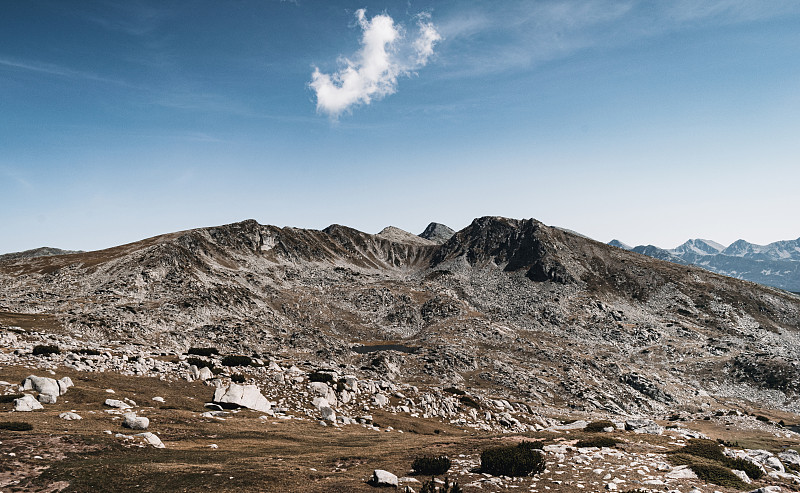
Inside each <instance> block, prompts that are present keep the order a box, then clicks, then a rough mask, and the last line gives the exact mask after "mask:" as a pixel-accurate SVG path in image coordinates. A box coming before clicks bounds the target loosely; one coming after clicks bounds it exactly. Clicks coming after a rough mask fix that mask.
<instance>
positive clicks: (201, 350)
mask: <svg viewBox="0 0 800 493" xmlns="http://www.w3.org/2000/svg"><path fill="white" fill-rule="evenodd" d="M186 354H195V355H197V356H213V355H215V354H219V350H218V349H217V348H215V347H192V348H189V350H188V351H187V352H186Z"/></svg>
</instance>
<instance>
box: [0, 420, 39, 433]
mask: <svg viewBox="0 0 800 493" xmlns="http://www.w3.org/2000/svg"><path fill="white" fill-rule="evenodd" d="M32 429H33V425H32V424H30V423H25V422H24V421H5V422H0V430H10V431H30V430H32Z"/></svg>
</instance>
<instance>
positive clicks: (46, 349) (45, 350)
mask: <svg viewBox="0 0 800 493" xmlns="http://www.w3.org/2000/svg"><path fill="white" fill-rule="evenodd" d="M60 352H61V350H60V349H58V346H55V345H45V344H40V345H38V346H34V347H33V355H34V356H49V355H51V354H58V353H60Z"/></svg>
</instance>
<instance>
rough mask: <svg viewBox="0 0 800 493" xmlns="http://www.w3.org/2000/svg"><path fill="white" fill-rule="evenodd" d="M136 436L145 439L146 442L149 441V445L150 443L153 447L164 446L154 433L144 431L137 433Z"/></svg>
mask: <svg viewBox="0 0 800 493" xmlns="http://www.w3.org/2000/svg"><path fill="white" fill-rule="evenodd" d="M136 436H137V437H142V438H143V439H144V441H146V442H147V443H149V444H150V445H152V446H153V447H155V448H165V447H164V443H163V442H161V439H160V438H158V436H157V435H156V434H154V433H151V432H149V431H146V432H144V433H138V434H137V435H136Z"/></svg>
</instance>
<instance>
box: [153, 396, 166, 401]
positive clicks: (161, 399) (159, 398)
mask: <svg viewBox="0 0 800 493" xmlns="http://www.w3.org/2000/svg"><path fill="white" fill-rule="evenodd" d="M153 400H154V401H156V402H164V398H163V397H153Z"/></svg>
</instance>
